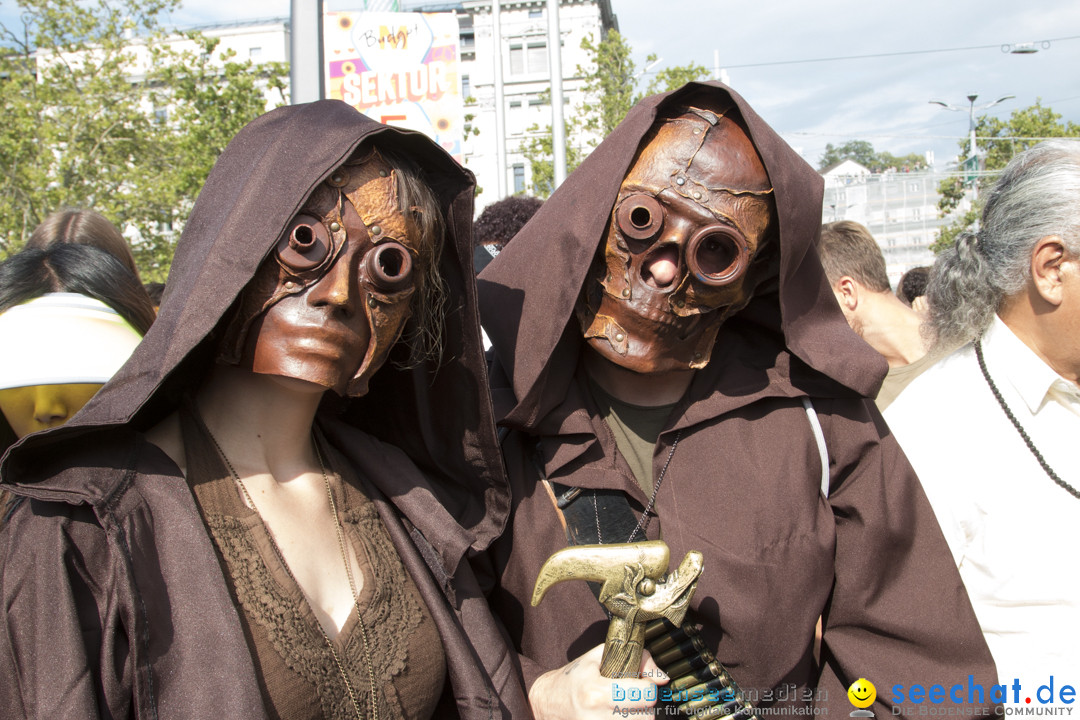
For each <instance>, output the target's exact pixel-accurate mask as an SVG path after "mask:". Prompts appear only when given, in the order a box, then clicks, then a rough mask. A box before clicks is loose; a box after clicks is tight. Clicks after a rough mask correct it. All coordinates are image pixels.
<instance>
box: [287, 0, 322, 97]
mask: <svg viewBox="0 0 1080 720" xmlns="http://www.w3.org/2000/svg"><path fill="white" fill-rule="evenodd" d="M322 5H323V4H322V2H321V0H318V1H317V2H312V1H311V0H292V3H291V7H290V15H289V55H290V57H289V102H290V103H291V104H293V105H295V104H297V103H303V102H313V101H315V100H321V99H322V97H323V74H322V72H323V69H322V61H323V56H322V45H323V43H322V40H323V38H322V9H323V8H322Z"/></svg>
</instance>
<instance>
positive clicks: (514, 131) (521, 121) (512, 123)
mask: <svg viewBox="0 0 1080 720" xmlns="http://www.w3.org/2000/svg"><path fill="white" fill-rule="evenodd" d="M509 105H510V112H508V113H507V114H506V132H508V133H510V134H511V135H520V134H521V133H523V132H525V114H524V113H523V112H522V111H521V101H520V100H511V101H510V103H509Z"/></svg>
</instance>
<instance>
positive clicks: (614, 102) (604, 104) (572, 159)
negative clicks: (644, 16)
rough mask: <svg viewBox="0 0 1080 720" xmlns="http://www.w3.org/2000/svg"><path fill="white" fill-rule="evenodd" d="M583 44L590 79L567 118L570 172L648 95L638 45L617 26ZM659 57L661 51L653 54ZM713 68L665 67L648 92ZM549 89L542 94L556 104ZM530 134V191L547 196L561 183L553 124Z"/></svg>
mask: <svg viewBox="0 0 1080 720" xmlns="http://www.w3.org/2000/svg"><path fill="white" fill-rule="evenodd" d="M581 48H582V49H583V50H585V51H586V52H587V53H588V55H589V61H588V62H587V63H586V65H584V66H582V65H578V66H577V71H576V72H577V75H578V77H581V78H583V79H584V81H585V83H584V86H583V90H584V93H585V98H586V99H585V102H584V103H583V104H582V105H581V107H580V108H579V109H578V112H577V114H576V115H575V116H574V117H571V118H568V119H567V120H566V171H567V172H568V173H569V172H573V171H574V169H575V168H576V167H577V166H578V165H580V164H581V161H582V160H584V159H585V157H586V156H587V155H588V154H589V152H590V151H592V149H593V148H594V147H596V146H597V145H598V144H599V142H600V139H602V138H603V137H605V136H606V135H607V134H608V133H610V132H611V131H612V130H614V129H615V127H616V126H617V125H618V124H619V123H620V122H622V119H623V118H624V117H626V113H627V112H629V111H630V108H631V107H633V105H634V103H636V102H637V101H638V100H640V99H641V98H642V97H643V95H642V94H641V93H637V92H636V88H637V82H638V76H637V74H636V73H635V71H636V69H637V66H636V64H635V63H634V61H633V60H632V59H631V58H630V56H631V54H632V52H633V50H632V49H631V47H630V45H629V44H628V43H627V42H626V39H625V38H623V36H622V35H620V34H619V33H618V32H617V31H615V30H608V33H607V35H606V36H605V37H604V38H603V39H602V40H600V41H599V42H595V41H594V40H593V38H592V37H591V36H589V37H586V38H584V39H583V40H582V41H581ZM647 60H648V62H650V63H651V62H653V61H655V60H656V56H655V55H650V56H649V57H648V58H647ZM707 76H708V71H706V70H705V68H704V67H702V66H701V65H697V64H694V63H691V64H690V65H684V66H676V67H670V68H665V69H664V70H661V71H660V72H659V73H657V75H656V77H655V78H653V80H652V82H651V83H650V84H649V88H648V91H647V92H648V94H652V93H656V92H664V91H667V90H674V89H676V88H678V87H681V86H683V85H684V84H686V83H687V82H690V81H691V80H701V79H703V78H705V77H707ZM550 98H551V94H550V91H548V92H547V93H546V94H545V96H543V97H542V98H541V99H542V101H543V102H545V103H547V104H549V103H550ZM526 133H527V138H526V139H525V140H524V141H523V142H522V144H521V152H522V154H523V155H524V156H525V159H526V160H528V162H529V165H530V166H531V168H532V184H531V186H530V188H529V192H530V193H531V194H533V195H536V196H537V197H541V198H547V197H548V196H549V195H551V192H552V190H553V189H554V184H555V169H554V153H553V147H554V139H553V133H552V131H551V126H550V125H545V126H543V127H541V126H540V125H538V124H534V125H532V126H530V127H529V128H528V129H527V130H526Z"/></svg>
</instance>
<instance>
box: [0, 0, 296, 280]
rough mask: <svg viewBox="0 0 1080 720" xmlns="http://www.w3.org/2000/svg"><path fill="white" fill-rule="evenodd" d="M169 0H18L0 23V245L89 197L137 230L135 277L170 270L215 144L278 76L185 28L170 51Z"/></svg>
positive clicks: (281, 70)
mask: <svg viewBox="0 0 1080 720" xmlns="http://www.w3.org/2000/svg"><path fill="white" fill-rule="evenodd" d="M177 5H178V0H90V1H86V0H20V2H19V6H20V8H21V11H22V12H21V20H22V26H21V27H19V28H9V27H7V26H5V25H2V24H0V45H2V48H0V77H3V78H6V81H4V82H0V99H2V102H3V107H4V111H5V112H4V114H5V121H4V123H2V124H0V168H2V176H0V256H6V255H7V254H10V253H11V252H14V251H16V250H18V249H19V248H20V247H21V246H22V245H23V243H24V242H25V241H26V239H27V238H28V237H29V235H30V233H31V232H32V231H33V229H34V228H35V227H36V226H37V225H38V224H39V223H40V222H41V221H42V220H43V219H44V218H45V217H46V216H47V215H48V214H49V213H51V212H52V211H54V210H56V209H59V208H62V207H89V208H94V209H95V210H98V211H99V212H101V213H102V214H104V215H105V216H106V217H108V218H109V219H110V220H112V221H113V222H114V223H115V224H116V225H117V226H118V227H120V228H122V229H124V230H125V231H127V232H131V231H132V230H134V231H135V232H136V233H137V235H138V236H139V239H138V240H137V241H136V243H135V244H134V250H135V253H136V257H137V259H138V260H139V265H140V270H141V271H142V272H143V279H144V280H162V279H164V277H165V276H166V275H167V274H168V267H169V263H170V261H171V258H172V248H173V244H174V243H175V240H176V238H177V237H178V234H179V232H178V231H179V228H180V227H181V226H182V225H183V222H184V220H185V219H186V217H187V213H188V212H189V210H190V208H191V205H192V203H193V202H194V199H195V196H196V195H197V194H198V191H199V189H200V188H201V187H202V184H203V182H204V181H205V179H206V175H207V174H208V173H209V171H210V168H211V166H212V165H213V163H214V161H215V160H216V158H217V156H218V154H219V153H220V152H221V150H222V149H223V148H224V147H225V144H226V143H227V142H228V140H229V139H231V138H232V136H233V135H235V134H236V132H237V130H239V128H240V127H242V126H243V125H244V124H246V123H247V122H249V121H250V120H251V119H253V118H254V117H256V116H257V115H259V114H261V113H263V112H265V110H266V101H265V99H264V95H263V88H265V87H271V88H277V89H278V90H283V89H284V83H285V78H286V76H287V68H285V66H283V65H282V64H264V65H259V66H254V65H253V64H252V63H251V62H250V61H245V62H237V61H236V60H235V58H233V57H232V56H231V54H219V55H218V57H216V58H215V57H214V51H215V49H216V48H215V45H216V42H215V41H213V40H209V39H206V38H203V37H201V36H199V35H197V34H192V35H189V36H188V39H189V40H192V41H194V42H195V50H186V51H184V50H179V49H177V48H176V47H174V46H173V44H172V43H169V42H167V41H166V33H165V30H164V28H163V27H162V25H161V23H160V18H161V17H162V16H163V15H164V14H165V13H167V12H168V11H170V10H172V9H174V8H175V7H177ZM139 68H145V71H143V70H140V69H139ZM282 99H283V97H282Z"/></svg>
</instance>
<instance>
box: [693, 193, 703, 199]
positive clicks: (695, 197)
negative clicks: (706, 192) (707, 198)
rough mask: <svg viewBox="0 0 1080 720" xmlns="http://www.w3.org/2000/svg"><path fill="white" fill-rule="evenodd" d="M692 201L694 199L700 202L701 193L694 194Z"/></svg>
mask: <svg viewBox="0 0 1080 720" xmlns="http://www.w3.org/2000/svg"><path fill="white" fill-rule="evenodd" d="M694 199H695V200H700V199H701V193H699V192H695V193H694Z"/></svg>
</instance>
